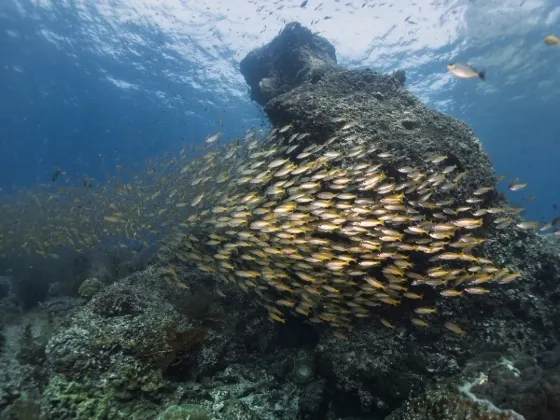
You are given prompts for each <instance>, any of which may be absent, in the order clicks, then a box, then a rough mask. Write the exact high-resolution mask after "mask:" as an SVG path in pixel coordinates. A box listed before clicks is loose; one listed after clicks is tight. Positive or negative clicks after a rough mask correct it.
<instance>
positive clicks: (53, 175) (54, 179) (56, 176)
mask: <svg viewBox="0 0 560 420" xmlns="http://www.w3.org/2000/svg"><path fill="white" fill-rule="evenodd" d="M61 173H62V171H61V170H60V169H57V170H56V171H54V173H53V174H52V176H51V181H52V182H55V181H56V180H57V179H58V176H59V175H60V174H61Z"/></svg>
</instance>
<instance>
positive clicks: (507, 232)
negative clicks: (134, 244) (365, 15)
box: [242, 24, 560, 413]
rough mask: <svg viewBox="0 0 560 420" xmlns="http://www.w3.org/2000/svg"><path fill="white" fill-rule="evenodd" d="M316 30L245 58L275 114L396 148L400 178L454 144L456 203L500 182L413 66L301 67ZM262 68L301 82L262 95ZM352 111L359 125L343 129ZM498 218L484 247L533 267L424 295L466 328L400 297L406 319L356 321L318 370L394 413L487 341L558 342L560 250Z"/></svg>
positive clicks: (296, 28) (529, 349)
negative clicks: (470, 292) (437, 320)
mask: <svg viewBox="0 0 560 420" xmlns="http://www.w3.org/2000/svg"><path fill="white" fill-rule="evenodd" d="M288 28H289V30H290V33H291V34H292V35H291V38H298V36H296V35H294V34H293V32H299V33H301V37H311V39H313V35H311V34H310V32H309V31H308V30H307V29H304V28H302V27H301V26H300V25H298V24H290V25H288V26H287V28H286V30H288ZM308 39H309V38H308ZM316 40H317V42H313V41H308V42H306V43H302V44H292V43H289V42H287V37H286V36H285V35H284V32H282V33H281V34H280V35H279V36H278V37H276V38H275V39H274V40H273V41H272V42H271V43H270V44H268V45H266V46H264V47H262V48H260V49H259V50H257V51H255V52H252V53H250V54H249V56H248V57H247V59H246V60H244V64H243V66H242V73H243V75H244V76H245V78H246V80H247V83H248V84H249V85H250V86H251V88H252V90H254V91H257V93H254V94H253V97H254V98H255V100H256V101H257V102H259V103H261V104H264V110H265V112H266V113H267V115H268V117H269V118H270V120H271V122H272V123H273V125H275V126H276V127H281V126H284V125H285V124H292V126H293V130H294V132H300V133H304V132H305V133H309V136H308V137H306V139H305V142H306V143H305V144H304V145H302V146H303V147H305V146H306V145H307V144H308V143H309V144H311V143H316V144H321V143H324V142H325V141H326V140H327V139H332V138H333V137H336V139H335V140H334V141H329V146H328V148H327V150H338V151H344V150H348V149H349V148H351V147H353V146H356V145H365V146H367V148H368V149H371V148H372V147H375V148H377V150H378V151H379V152H386V153H387V155H386V156H385V157H384V158H383V163H384V169H385V170H387V172H388V173H389V174H390V175H392V176H395V177H397V178H398V171H397V168H400V167H403V166H412V167H415V168H419V170H421V171H425V172H427V173H430V172H431V171H432V170H433V165H432V164H429V163H428V162H427V161H426V156H428V155H432V154H436V155H446V156H447V159H446V165H449V166H450V167H455V168H454V170H456V171H457V172H465V173H466V176H465V177H464V179H463V180H462V181H461V183H460V184H459V186H458V188H456V189H455V190H453V192H452V194H453V197H454V199H455V204H453V205H451V206H450V207H452V208H456V207H457V206H459V205H462V204H458V203H465V199H467V198H469V197H472V196H473V192H474V191H475V190H476V189H478V188H480V187H486V186H492V185H493V184H494V183H495V182H496V178H495V175H494V170H493V167H492V164H491V161H490V159H489V157H488V155H487V154H486V152H485V150H484V147H483V144H482V143H481V141H480V140H479V139H478V138H477V137H476V136H475V134H474V133H473V131H472V130H471V129H470V128H469V127H468V126H467V125H466V124H465V123H463V122H461V121H458V120H456V119H455V118H453V117H450V116H447V115H444V114H442V113H440V112H437V111H434V110H432V109H429V108H428V107H427V106H426V105H424V104H423V103H421V102H420V100H418V98H416V97H415V96H414V95H413V94H411V93H410V92H408V91H407V90H406V88H404V82H405V76H404V72H402V71H398V72H396V73H394V74H392V75H382V74H379V73H376V72H374V71H372V70H369V69H365V70H344V69H341V68H340V67H336V66H334V65H325V66H324V67H323V68H324V69H325V71H323V72H322V73H321V74H320V76H317V77H315V78H313V79H299V78H297V77H296V74H297V72H298V70H297V68H302V67H306V66H313V65H314V60H315V57H317V56H319V57H324V51H325V50H326V48H325V47H324V40H323V39H322V38H319V37H316ZM310 48H315V49H316V52H315V53H312V52H310ZM287 51H289V54H290V55H292V56H297V57H300V58H301V57H304V58H305V57H311V58H309V61H308V62H307V63H305V62H301V61H300V62H299V63H298V66H294V67H293V68H290V67H287V66H286V65H285V62H284V60H282V59H280V58H281V57H283V56H284V54H287ZM325 61H327V62H328V64H330V61H328V60H323V62H325ZM333 61H334V60H333ZM278 75H281V77H280V76H278ZM262 78H271V79H272V80H273V81H276V80H291V81H292V83H290V84H283V85H282V86H283V87H282V88H278V89H270V90H268V91H267V94H266V95H262V94H260V93H258V92H259V91H258V89H257V88H258V86H257V87H255V86H256V84H257V82H258V80H261V79H262ZM275 83H276V82H273V83H272V84H275ZM348 122H352V123H353V127H352V128H351V129H346V130H343V129H342V127H343V126H344V125H345V124H347V123H348ZM436 199H437V197H436ZM481 206H483V207H484V208H503V207H507V206H509V204H508V203H507V202H506V201H505V199H504V197H503V196H502V195H501V194H499V193H497V192H492V193H490V194H487V195H485V196H484V201H483V203H481ZM467 214H468V213H467ZM465 217H468V216H465ZM495 225H496V224H495V223H494V222H493V219H492V218H488V220H486V222H485V229H484V232H477V235H480V234H482V235H483V236H484V237H485V239H486V242H485V245H484V246H483V248H482V249H481V251H480V254H479V255H481V256H482V255H483V256H486V257H488V258H490V259H492V260H493V261H494V262H495V263H496V265H498V266H502V267H508V268H510V269H512V270H513V271H520V272H522V273H523V276H522V278H521V279H520V280H519V281H517V282H515V283H511V284H509V285H502V286H498V285H496V286H493V285H489V286H488V287H489V288H490V289H491V293H490V294H489V295H485V296H477V297H472V296H469V297H464V298H460V299H447V300H442V299H441V298H440V296H437V294H435V293H432V294H430V293H426V295H425V296H424V298H425V299H426V304H427V305H435V306H436V307H437V309H438V314H439V317H441V318H442V319H448V320H453V321H454V322H456V323H458V324H460V325H463V326H465V328H466V329H467V330H468V336H467V339H465V338H462V337H457V336H453V335H450V334H449V333H448V332H446V331H444V330H442V329H438V328H429V329H420V328H416V327H413V326H412V325H410V320H409V318H410V316H411V313H410V310H409V309H408V308H407V307H406V305H401V306H400V307H398V308H397V309H395V310H391V311H388V310H387V309H383V310H385V311H387V312H391V314H392V316H394V317H396V318H400V319H401V321H402V323H401V325H400V326H398V327H397V329H396V330H387V329H383V327H379V326H378V325H379V324H378V323H377V324H375V326H372V323H371V321H368V322H364V323H363V324H362V325H357V326H356V328H355V329H354V330H353V332H352V334H351V336H350V340H349V341H348V342H343V343H340V342H336V341H334V340H333V341H330V340H328V341H322V342H321V344H320V345H319V346H318V347H317V348H316V351H317V354H318V355H319V359H320V360H321V363H320V367H319V371H320V372H321V366H322V367H325V366H328V368H327V371H324V372H323V373H324V374H325V375H327V376H330V377H331V378H332V380H333V382H332V383H333V384H337V385H336V386H338V387H340V388H341V389H343V390H344V391H343V392H344V393H345V394H346V395H347V396H349V398H354V399H356V400H357V401H358V402H359V404H360V405H361V409H362V412H369V413H372V412H374V413H388V412H389V411H391V408H394V407H396V406H398V405H399V404H401V403H402V401H403V399H405V398H406V396H407V395H410V394H411V393H413V392H414V390H417V389H421V388H422V387H423V386H424V384H425V383H426V382H427V381H429V380H430V379H438V378H444V377H450V376H452V375H454V374H456V373H457V372H458V371H459V370H460V368H461V366H462V365H463V364H464V363H465V361H466V360H468V359H469V358H470V357H473V356H474V355H476V354H477V353H479V352H481V351H506V352H507V353H508V354H512V355H515V356H519V355H520V354H532V355H534V354H537V353H539V352H541V351H543V350H546V349H548V348H550V347H552V346H554V345H555V343H556V342H557V336H558V332H559V326H560V325H559V323H560V309H559V308H558V306H557V305H556V303H555V302H556V301H557V299H558V297H560V289H559V288H558V279H559V272H560V259H559V258H558V256H557V253H556V252H554V251H552V250H551V248H550V247H549V246H547V244H546V243H545V242H544V241H543V240H542V239H540V238H539V237H538V236H537V235H535V234H534V233H532V232H527V231H526V230H522V229H520V228H517V227H515V224H512V225H511V226H510V227H508V228H505V229H496V228H495ZM436 298H437V300H436ZM374 313H376V314H377V315H378V316H382V315H383V313H380V312H375V311H374ZM350 396H352V397H350Z"/></svg>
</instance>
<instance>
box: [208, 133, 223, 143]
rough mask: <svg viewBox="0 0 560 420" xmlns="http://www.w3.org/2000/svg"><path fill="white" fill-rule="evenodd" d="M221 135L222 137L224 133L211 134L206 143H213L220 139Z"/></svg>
mask: <svg viewBox="0 0 560 420" xmlns="http://www.w3.org/2000/svg"><path fill="white" fill-rule="evenodd" d="M220 137H222V133H217V134H214V135H213V136H210V137H208V138H207V139H206V143H207V144H211V143H214V142H215V141H216V140H218V139H219V138H220Z"/></svg>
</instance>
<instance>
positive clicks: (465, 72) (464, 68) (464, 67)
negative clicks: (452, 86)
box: [447, 63, 486, 80]
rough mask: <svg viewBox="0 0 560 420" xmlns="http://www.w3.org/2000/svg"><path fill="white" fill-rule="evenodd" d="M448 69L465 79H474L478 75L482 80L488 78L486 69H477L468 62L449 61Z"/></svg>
mask: <svg viewBox="0 0 560 420" xmlns="http://www.w3.org/2000/svg"><path fill="white" fill-rule="evenodd" d="M447 69H448V70H449V71H450V72H451V73H453V74H454V75H455V76H457V77H461V78H463V79H473V78H476V77H478V78H480V79H481V80H485V79H486V72H485V71H484V70H482V71H478V70H475V69H474V68H472V67H471V66H469V65H468V64H460V63H449V64H448V65H447Z"/></svg>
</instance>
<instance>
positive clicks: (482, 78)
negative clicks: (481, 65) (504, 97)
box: [478, 70, 486, 80]
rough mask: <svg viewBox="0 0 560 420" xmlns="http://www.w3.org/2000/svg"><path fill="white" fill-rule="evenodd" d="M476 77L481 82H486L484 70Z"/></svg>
mask: <svg viewBox="0 0 560 420" xmlns="http://www.w3.org/2000/svg"><path fill="white" fill-rule="evenodd" d="M478 77H480V79H481V80H486V70H482V71H480V72H478Z"/></svg>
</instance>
